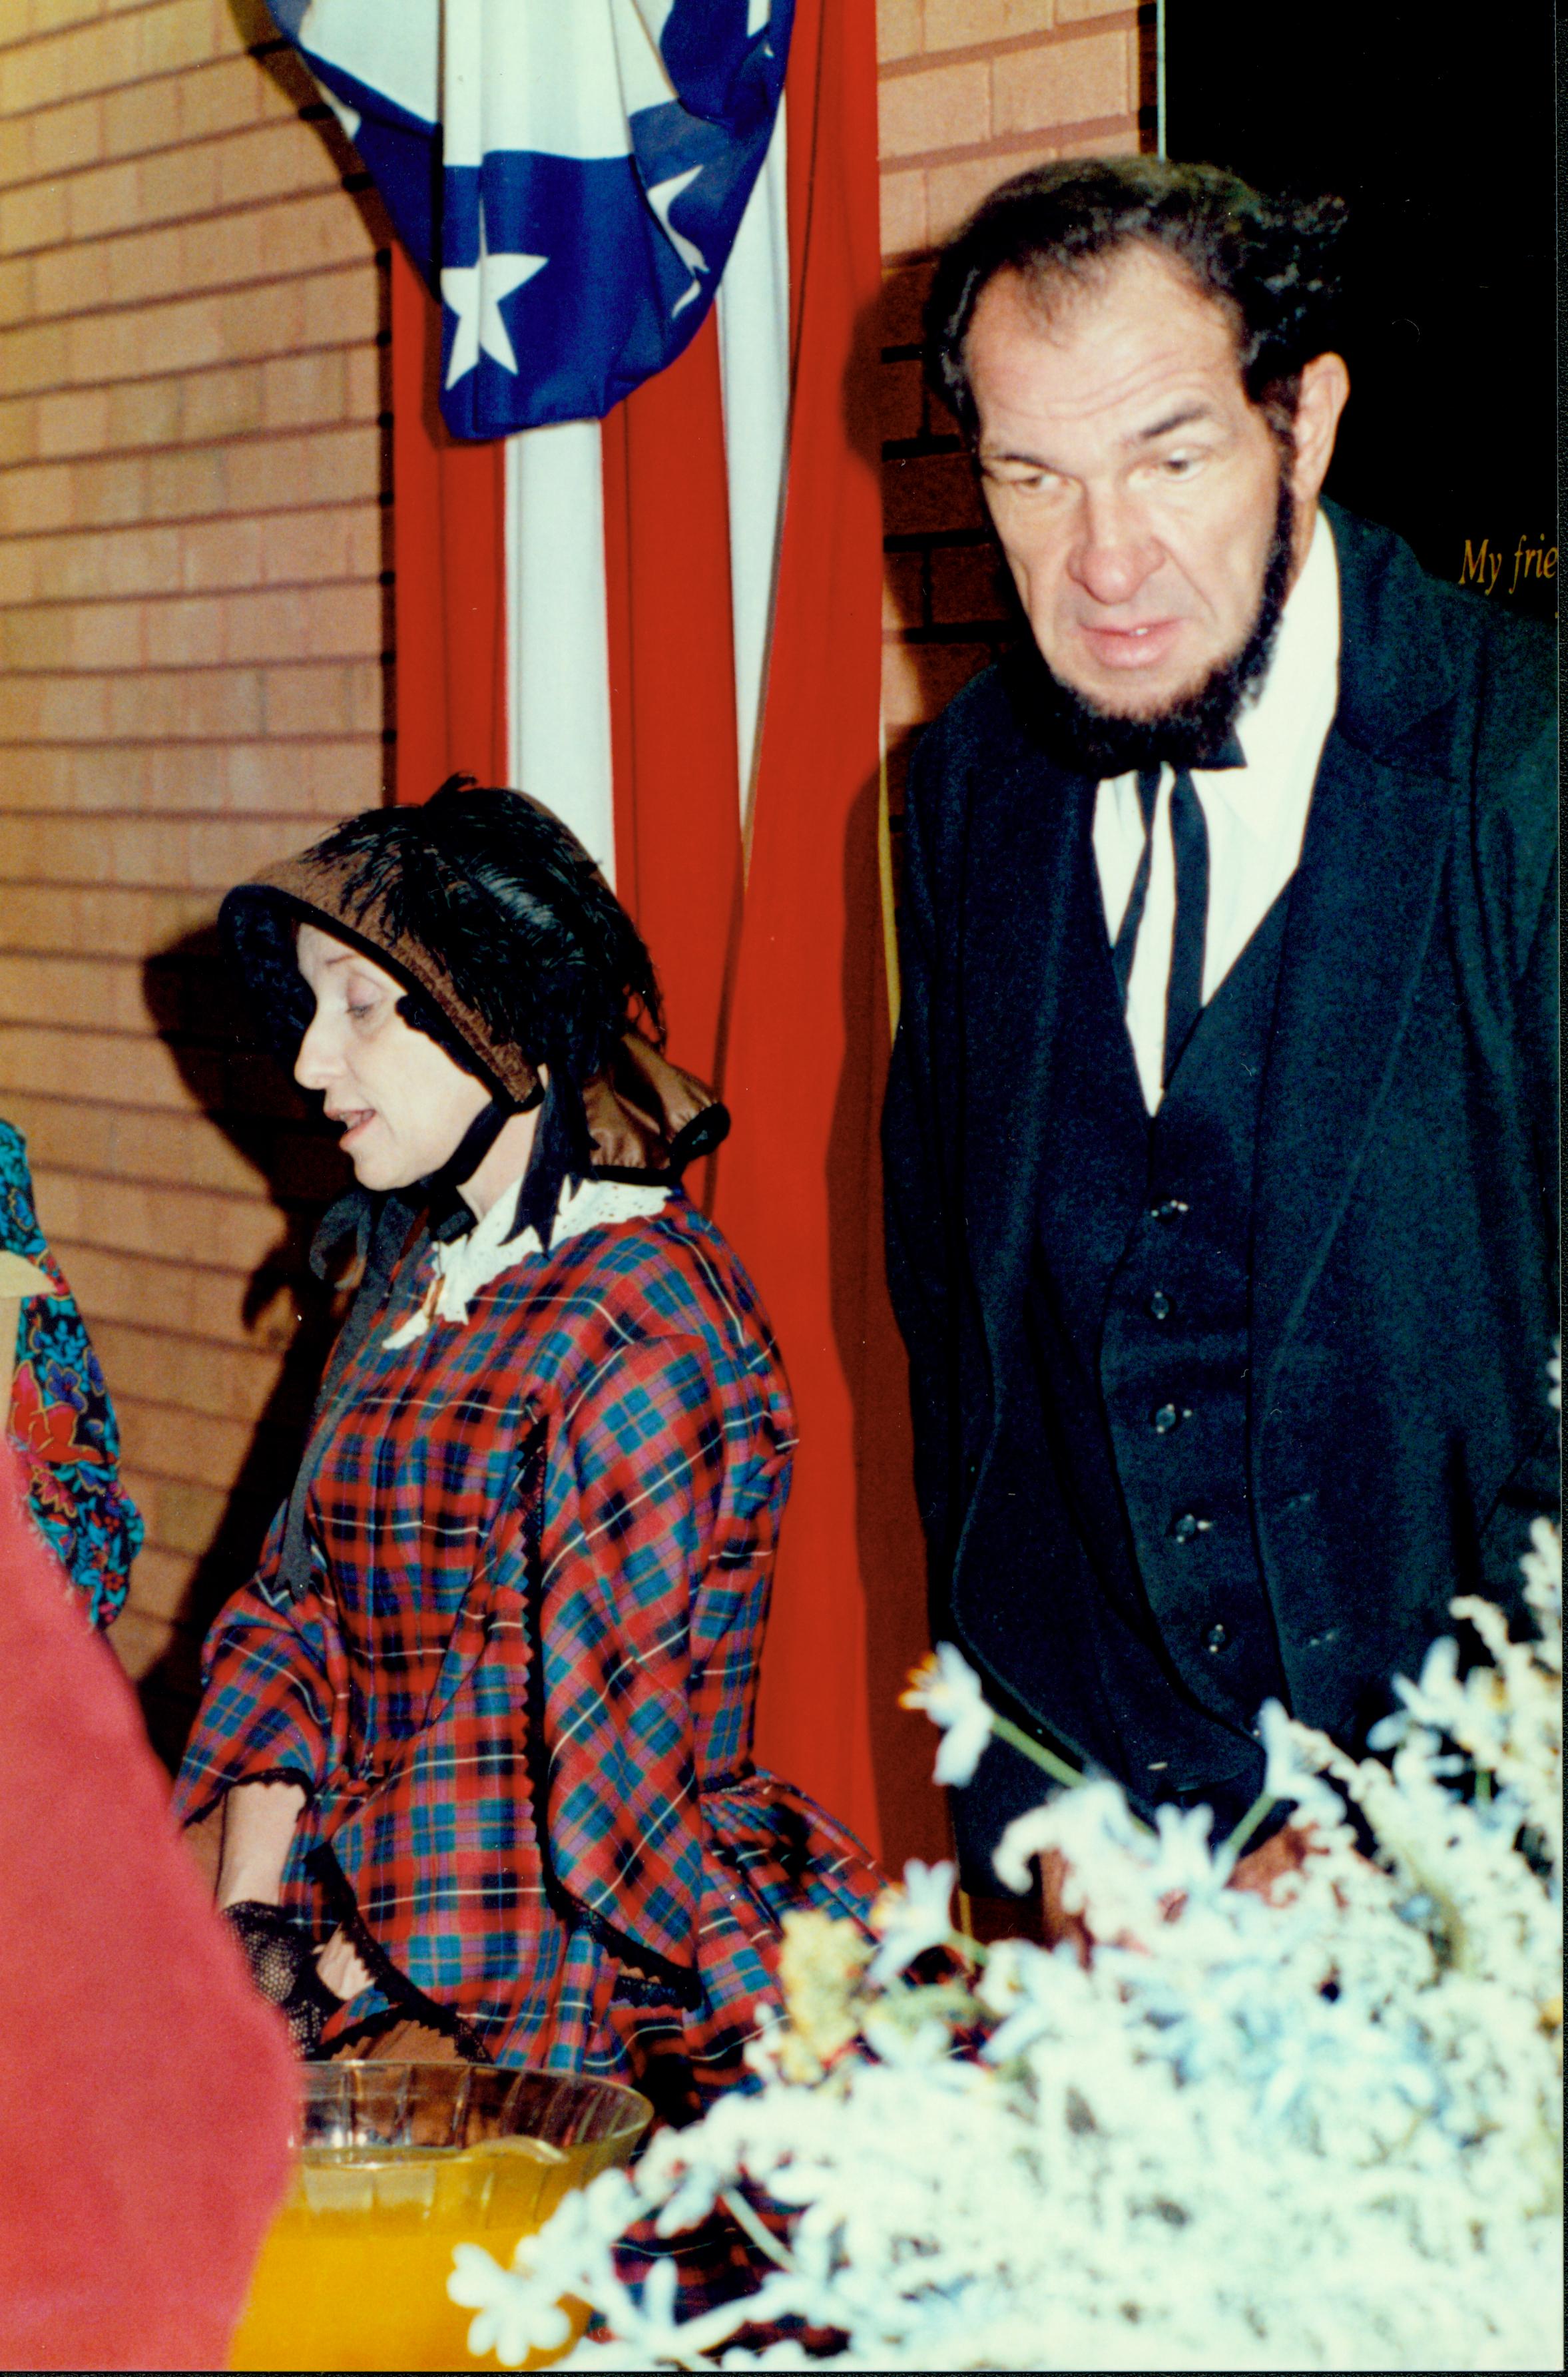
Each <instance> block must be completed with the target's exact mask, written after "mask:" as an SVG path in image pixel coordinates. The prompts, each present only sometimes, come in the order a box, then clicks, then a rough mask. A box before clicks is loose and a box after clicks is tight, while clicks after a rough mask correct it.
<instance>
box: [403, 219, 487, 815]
mask: <svg viewBox="0 0 1568 2377" xmlns="http://www.w3.org/2000/svg"><path fill="white" fill-rule="evenodd" d="M440 357H441V339H440V325H439V320H438V317H437V305H436V302H435V300H434V298H433V297H432V296H431V294H430V293H429V291H428V290H427V289H426V288H425V283H424V281H422V280H421V279H420V277H419V275H418V273H417V272H416V271H415V270H414V269H413V265H412V264H411V263H410V262H409V260H408V257H407V256H406V255H405V254H404V252H403V250H402V248H401V246H399V245H396V244H394V245H393V248H392V252H391V376H392V569H393V593H392V615H393V633H394V640H395V644H396V650H397V687H396V694H395V700H396V716H397V744H396V765H395V767H394V770H393V776H392V781H393V787H394V791H393V797H394V798H395V799H396V800H398V801H400V802H412V801H423V800H425V799H426V798H427V797H428V795H429V794H431V793H433V792H434V791H435V789H436V787H437V784H438V783H439V782H441V780H442V778H443V777H445V776H449V775H450V774H451V772H452V770H454V769H456V768H461V769H464V770H466V771H467V772H468V773H469V774H470V775H472V776H477V777H478V779H479V781H480V782H481V783H482V784H504V783H505V782H506V781H507V646H506V601H505V588H506V530H505V512H504V497H505V491H506V448H505V446H504V445H503V444H502V443H501V441H500V440H499V439H498V438H497V439H496V440H494V441H493V442H491V443H489V444H485V445H466V444H464V443H463V442H462V441H461V439H459V438H456V437H453V436H451V435H450V434H449V431H448V429H447V428H446V426H445V424H444V423H443V422H442V419H441V410H440V406H439V403H438V402H437V373H438V372H439V370H440Z"/></svg>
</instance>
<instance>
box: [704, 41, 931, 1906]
mask: <svg viewBox="0 0 1568 2377" xmlns="http://www.w3.org/2000/svg"><path fill="white" fill-rule="evenodd" d="M787 107H788V123H789V133H788V137H789V214H790V247H791V287H792V293H793V296H794V316H795V319H794V343H793V393H792V411H791V428H790V453H789V482H788V492H787V496H786V502H785V511H784V544H783V551H782V554H781V558H780V571H779V588H778V598H777V604H776V609H775V614H774V626H773V642H772V656H771V662H770V670H769V679H768V696H767V708H766V712H765V716H764V722H763V729H762V744H761V752H760V766H759V772H758V782H757V793H756V806H755V812H754V818H753V826H752V836H751V850H750V864H749V868H748V876H747V883H746V893H745V905H744V911H743V917H742V923H741V928H740V935H739V942H738V950H737V954H736V963H735V968H734V973H733V978H732V983H731V990H730V1009H729V1016H728V1022H727V1049H726V1057H725V1066H724V1096H725V1098H726V1100H727V1102H728V1104H729V1105H730V1107H731V1109H732V1111H733V1113H734V1116H735V1132H734V1136H733V1138H732V1139H731V1141H729V1143H728V1144H727V1145H726V1147H725V1148H724V1151H723V1152H722V1153H721V1155H720V1157H719V1163H718V1194H717V1202H716V1208H715V1211H716V1215H717V1218H718V1220H719V1222H720V1223H721V1224H722V1225H723V1227H724V1229H725V1231H726V1232H727V1233H728V1235H729V1236H730V1237H731V1238H732V1239H733V1241H734V1243H735V1245H736V1247H737V1248H738V1249H739V1251H740V1253H741V1255H742V1258H743V1260H745V1262H746V1263H747V1265H748V1269H749V1270H750V1271H751V1272H753V1274H754V1276H755V1277H756V1280H757V1283H758V1285H759V1286H760V1290H761V1293H762V1296H763V1299H764V1301H765V1303H766V1304H767V1306H768V1308H769V1310H770V1312H771V1313H772V1319H773V1323H774V1326H775V1328H776V1329H777V1331H778V1333H779V1338H780V1342H781V1344H782V1345H783V1347H784V1360H785V1363H786V1365H787V1368H788V1370H789V1374H790V1380H791V1382H792V1384H793V1386H794V1389H795V1394H796V1405H797V1409H798V1415H799V1422H800V1451H799V1454H798V1456H797V1460H796V1482H795V1490H794V1493H793V1495H792V1498H791V1501H790V1507H789V1512H788V1515H787V1517H786V1519H785V1522H784V1536H783V1542H782V1547H781V1556H780V1561H779V1570H778V1582H777V1586H776V1589H775V1594H774V1602H773V1617H772V1625H771V1629H770V1632H769V1637H768V1645H767V1650H766V1654H765V1657H764V1664H763V1678H762V1697H761V1706H760V1718H759V1739H758V1753H759V1756H760V1759H761V1760H762V1761H763V1762H765V1763H766V1764H769V1765H771V1766H774V1767H777V1768H778V1769H779V1770H780V1771H781V1772H783V1773H785V1774H789V1775H790V1776H791V1777H792V1778H793V1779H794V1780H795V1781H796V1782H798V1783H800V1784H802V1785H804V1786H805V1787H806V1788H807V1789H808V1790H810V1791H812V1792H813V1793H815V1794H816V1795H817V1797H819V1798H821V1799H822V1800H823V1801H824V1802H825V1803H826V1804H827V1805H828V1806H829V1807H831V1808H832V1809H834V1810H837V1811H838V1812H839V1813H841V1814H842V1815H844V1817H846V1818H847V1819H848V1821H849V1822H851V1823H853V1824H854V1825H855V1826H856V1829H857V1830H858V1831H860V1832H861V1833H862V1834H864V1835H865V1836H866V1837H867V1839H868V1841H870V1842H871V1844H872V1845H874V1846H879V1847H880V1849H881V1851H882V1853H883V1854H884V1855H885V1856H887V1857H890V1858H892V1859H894V1860H895V1861H896V1860H901V1859H902V1858H903V1857H904V1856H905V1855H908V1854H910V1853H912V1852H914V1851H916V1850H919V1851H922V1852H924V1853H925V1854H928V1855H929V1854H931V1853H932V1852H933V1851H937V1850H940V1846H941V1845H942V1843H943V1841H944V1839H945V1824H944V1819H943V1814H942V1810H941V1807H940V1800H939V1799H938V1798H937V1797H936V1795H935V1793H934V1792H933V1791H932V1789H931V1786H930V1782H929V1775H930V1762H931V1737H930V1734H929V1730H928V1727H926V1726H924V1725H922V1724H921V1723H920V1722H919V1721H918V1720H916V1719H913V1718H910V1717H908V1716H905V1715H904V1714H901V1713H900V1712H899V1710H898V1709H897V1707H896V1695H897V1690H898V1686H899V1682H900V1680H901V1678H902V1676H903V1673H904V1669H905V1667H906V1666H908V1664H909V1663H910V1661H911V1660H912V1659H914V1658H916V1657H917V1656H918V1655H919V1654H920V1653H921V1652H922V1651H923V1650H924V1649H925V1648H926V1643H927V1637H926V1631H925V1619H924V1584H923V1558H922V1552H921V1545H920V1530H919V1523H918V1520H917V1517H916V1511H915V1507H914V1498H913V1492H912V1488H911V1485H910V1449H909V1439H908V1415H907V1400H906V1386H905V1370H904V1356H903V1349H902V1346H901V1345H900V1343H899V1340H898V1337H897V1333H896V1331H895V1329H894V1327H893V1322H892V1313H891V1310H890V1308H889V1306H888V1301H887V1295H886V1289H885V1285H884V1280H883V1267H882V1235H881V1213H880V1204H881V1195H880V1171H879V1166H878V1162H877V1139H876V1131H877V1117H878V1111H879V1107H880V1096H881V1084H882V1079H883V1075H884V1071H885V1066H886V1057H887V1046H888V1007H887V985H886V981H885V978H884V973H883V961H882V928H881V914H880V882H879V867H878V854H877V832H878V775H879V767H878V710H879V687H880V660H881V627H880V594H881V516H880V499H879V488H878V465H879V460H880V445H879V438H878V433H877V427H876V423H875V418H874V405H875V397H874V390H875V375H876V361H877V352H878V345H879V339H878V333H877V329H876V320H877V309H878V304H879V296H880V277H881V257H880V245H879V236H878V211H877V209H878V190H877V85H876V20H875V14H874V12H873V11H872V10H871V9H870V8H868V7H867V6H864V5H863V0H798V5H797V6H796V22H795V32H794V37H793V42H792V48H791V55H790V64H789V79H788V85H787Z"/></svg>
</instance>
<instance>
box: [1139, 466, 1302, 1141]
mask: <svg viewBox="0 0 1568 2377" xmlns="http://www.w3.org/2000/svg"><path fill="white" fill-rule="evenodd" d="M1338 699H1339V570H1338V567H1337V564H1336V563H1335V555H1334V537H1333V534H1332V533H1331V532H1330V530H1329V528H1328V526H1327V524H1326V522H1325V521H1324V520H1323V514H1322V513H1321V512H1320V513H1319V514H1318V516H1317V519H1316V520H1315V522H1314V523H1313V530H1312V542H1311V546H1310V547H1309V549H1308V554H1307V559H1306V562H1305V565H1304V566H1303V568H1302V571H1301V575H1300V577H1299V579H1297V581H1296V583H1295V585H1294V586H1293V587H1292V588H1291V590H1290V593H1289V595H1288V597H1287V601H1286V605H1285V611H1284V614H1283V615H1282V617H1281V619H1280V623H1279V634H1278V636H1277V638H1276V639H1275V648H1274V656H1273V658H1272V659H1271V661H1270V663H1269V666H1268V673H1267V675H1265V677H1264V679H1263V685H1262V687H1260V689H1259V691H1258V693H1257V695H1256V697H1255V699H1253V700H1252V701H1251V702H1250V703H1249V704H1248V705H1247V706H1246V707H1245V708H1244V709H1243V710H1242V711H1241V714H1240V716H1239V718H1238V719H1237V722H1236V735H1237V740H1238V741H1239V744H1240V746H1241V748H1242V751H1243V752H1244V754H1245V755H1246V760H1247V764H1246V766H1245V767H1244V768H1194V770H1192V783H1193V787H1194V789H1195V791H1196V792H1197V795H1198V803H1199V806H1200V807H1201V808H1202V810H1203V822H1204V824H1205V826H1206V827H1207V829H1208V836H1209V910H1208V921H1207V929H1206V932H1205V935H1204V941H1203V1000H1204V1004H1205V1005H1206V1004H1207V1002H1208V1001H1209V1000H1210V999H1211V998H1212V997H1214V995H1215V991H1216V990H1217V989H1218V988H1219V986H1220V985H1221V983H1222V982H1223V981H1224V980H1225V978H1226V975H1227V973H1229V972H1230V969H1231V967H1232V966H1233V965H1234V964H1235V963H1236V961H1237V959H1238V958H1239V956H1240V954H1241V952H1242V950H1244V949H1245V948H1246V946H1247V944H1248V942H1249V941H1250V940H1251V938H1252V935H1253V934H1254V933H1255V932H1256V931H1257V929H1258V926H1260V925H1261V924H1262V923H1263V918H1264V917H1265V916H1266V915H1267V914H1268V912H1269V910H1270V909H1271V908H1272V907H1273V905H1274V903H1275V900H1276V899H1277V898H1278V897H1279V894H1280V893H1281V892H1282V891H1283V890H1284V889H1285V887H1286V885H1287V883H1288V882H1289V880H1290V878H1291V877H1292V876H1293V875H1294V874H1295V872H1296V865H1297V861H1298V860H1299V857H1300V855H1301V840H1302V836H1303V835H1304V834H1305V832H1306V830H1307V811H1308V808H1309V806H1311V798H1312V784H1313V781H1314V779H1315V778H1316V776H1317V772H1318V762H1319V761H1320V759H1321V758H1323V744H1324V742H1325V741H1326V739H1327V736H1328V730H1329V727H1330V724H1331V723H1332V722H1333V718H1334V712H1335V705H1336V704H1337V702H1338ZM1174 781H1175V777H1174V772H1173V770H1171V769H1170V768H1169V767H1164V768H1162V769H1161V770H1160V782H1159V791H1158V793H1157V794H1156V795H1155V818H1154V825H1153V828H1152V832H1153V837H1154V847H1153V849H1152V851H1151V853H1150V866H1149V889H1148V896H1147V899H1146V901H1145V902H1144V906H1143V922H1142V924H1141V925H1140V926H1139V928H1138V941H1137V947H1136V949H1135V950H1134V952H1133V958H1132V972H1131V977H1130V979H1129V982H1128V988H1127V1030H1128V1036H1129V1037H1130V1038H1131V1043H1132V1054H1133V1057H1134V1059H1135V1061H1136V1063H1137V1067H1138V1079H1139V1081H1140V1083H1141V1084H1142V1086H1143V1103H1144V1105H1146V1106H1147V1108H1148V1110H1149V1112H1150V1113H1151V1114H1153V1113H1154V1111H1155V1107H1156V1106H1157V1105H1159V1102H1160V1083H1161V1075H1162V1072H1163V1069H1164V1060H1165V997H1166V985H1167V982H1168V981H1169V978H1170V947H1171V937H1172V934H1173V932H1174V929H1175V925H1176V854H1175V851H1174V848H1173V847H1172V843H1171V838H1170V790H1171V785H1172V783H1173V782H1174ZM1142 856H1143V809H1142V807H1141V806H1140V804H1139V800H1138V779H1137V776H1136V775H1135V774H1134V775H1128V776H1107V777H1106V778H1105V779H1104V780H1103V781H1102V782H1101V783H1100V785H1099V788H1098V791H1097V792H1096V794H1095V866H1096V867H1097V868H1098V870H1099V878H1100V897H1101V899H1102V901H1103V902H1104V903H1105V912H1106V930H1107V933H1108V934H1109V936H1110V938H1111V939H1112V940H1113V941H1114V940H1115V938H1116V936H1117V933H1118V931H1119V928H1120V925H1121V920H1122V917H1123V916H1124V914H1126V911H1127V902H1128V901H1129V899H1130V898H1131V892H1132V879H1133V878H1134V876H1135V875H1136V874H1137V872H1138V862H1139V859H1140V858H1141V857H1142Z"/></svg>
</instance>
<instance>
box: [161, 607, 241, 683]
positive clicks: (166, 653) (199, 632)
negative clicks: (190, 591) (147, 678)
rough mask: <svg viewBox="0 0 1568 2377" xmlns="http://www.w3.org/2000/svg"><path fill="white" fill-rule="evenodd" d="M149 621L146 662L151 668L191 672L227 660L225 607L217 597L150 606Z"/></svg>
mask: <svg viewBox="0 0 1568 2377" xmlns="http://www.w3.org/2000/svg"><path fill="white" fill-rule="evenodd" d="M146 621H147V660H148V665H149V666H150V667H151V668H189V667H194V666H198V665H208V664H210V663H215V662H218V661H221V660H223V659H225V658H226V657H228V654H227V651H226V643H227V639H226V637H225V634H224V627H225V620H224V606H223V603H222V602H221V600H220V599H219V598H218V597H216V596H208V597H206V598H205V599H199V600H193V601H190V602H182V603H149V604H148V606H147V612H146Z"/></svg>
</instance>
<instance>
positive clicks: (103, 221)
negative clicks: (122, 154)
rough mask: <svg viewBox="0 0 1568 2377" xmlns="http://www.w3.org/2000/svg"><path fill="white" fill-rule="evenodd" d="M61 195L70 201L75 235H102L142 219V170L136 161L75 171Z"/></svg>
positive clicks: (71, 233) (90, 237) (71, 226)
mask: <svg viewBox="0 0 1568 2377" xmlns="http://www.w3.org/2000/svg"><path fill="white" fill-rule="evenodd" d="M61 196H62V198H64V199H66V201H67V204H68V210H69V216H70V236H71V238H72V239H83V240H86V239H102V238H103V237H104V236H105V235H106V234H107V233H113V232H121V231H124V230H125V229H126V226H127V225H128V224H130V223H134V222H137V221H139V220H141V185H140V174H139V172H138V167H137V166H135V165H133V164H116V165H102V166H100V167H99V168H98V170H97V172H96V173H75V174H73V175H72V177H71V180H70V182H69V184H68V185H66V186H65V187H63V188H62V191H61Z"/></svg>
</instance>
